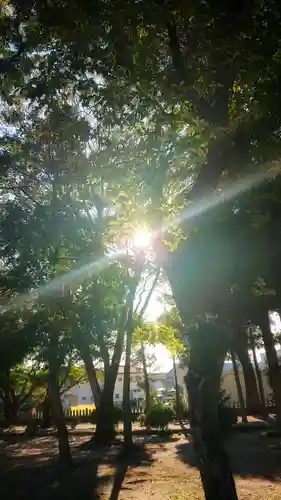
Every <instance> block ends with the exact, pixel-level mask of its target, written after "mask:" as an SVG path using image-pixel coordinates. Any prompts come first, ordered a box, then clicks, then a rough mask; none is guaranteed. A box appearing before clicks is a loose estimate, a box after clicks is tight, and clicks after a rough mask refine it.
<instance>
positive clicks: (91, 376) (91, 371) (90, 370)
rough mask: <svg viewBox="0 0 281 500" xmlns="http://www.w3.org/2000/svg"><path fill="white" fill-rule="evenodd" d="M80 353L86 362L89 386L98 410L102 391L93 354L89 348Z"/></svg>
mask: <svg viewBox="0 0 281 500" xmlns="http://www.w3.org/2000/svg"><path fill="white" fill-rule="evenodd" d="M80 353H81V357H82V359H83V361H84V365H85V370H86V373H87V377H88V380H89V384H90V387H91V391H92V394H93V398H94V402H95V405H96V409H98V408H99V407H100V397H101V390H100V386H99V382H98V378H97V373H96V370H95V367H94V364H93V359H92V356H91V353H90V350H89V348H88V346H87V347H85V348H83V350H82V351H81V350H80Z"/></svg>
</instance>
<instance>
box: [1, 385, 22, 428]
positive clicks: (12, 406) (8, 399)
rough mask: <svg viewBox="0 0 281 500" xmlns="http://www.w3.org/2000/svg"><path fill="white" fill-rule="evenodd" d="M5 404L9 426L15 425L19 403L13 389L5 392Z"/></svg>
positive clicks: (5, 414) (5, 415) (5, 413)
mask: <svg viewBox="0 0 281 500" xmlns="http://www.w3.org/2000/svg"><path fill="white" fill-rule="evenodd" d="M3 403H4V417H5V420H6V421H7V423H8V424H9V425H13V424H15V423H16V421H17V417H18V402H17V398H16V395H15V392H14V390H13V389H9V388H8V389H6V390H4V394H3Z"/></svg>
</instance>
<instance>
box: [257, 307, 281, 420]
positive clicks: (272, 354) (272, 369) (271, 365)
mask: <svg viewBox="0 0 281 500" xmlns="http://www.w3.org/2000/svg"><path fill="white" fill-rule="evenodd" d="M259 326H260V328H261V331H262V338H263V342H264V348H265V352H266V357H267V361H268V372H269V380H270V385H271V387H272V390H273V395H274V399H275V409H276V422H277V425H278V427H279V428H281V367H280V365H279V361H278V357H277V353H276V349H275V345H274V338H273V335H272V332H271V329H270V322H269V316H268V312H267V311H264V312H263V311H260V313H259Z"/></svg>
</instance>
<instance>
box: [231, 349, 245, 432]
mask: <svg viewBox="0 0 281 500" xmlns="http://www.w3.org/2000/svg"><path fill="white" fill-rule="evenodd" d="M230 354H231V360H232V365H233V371H234V377H235V382H236V387H237V394H238V400H239V404H240V408H241V414H242V422H244V424H247V423H248V419H247V411H246V408H245V402H244V396H243V391H242V386H241V381H240V376H239V370H238V366H237V361H236V355H235V352H234V351H230Z"/></svg>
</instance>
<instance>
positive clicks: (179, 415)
mask: <svg viewBox="0 0 281 500" xmlns="http://www.w3.org/2000/svg"><path fill="white" fill-rule="evenodd" d="M173 370H174V378H175V390H176V417H177V420H178V421H179V422H180V423H181V421H182V411H181V401H180V391H179V383H178V374H177V366H176V360H175V357H174V356H173Z"/></svg>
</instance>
